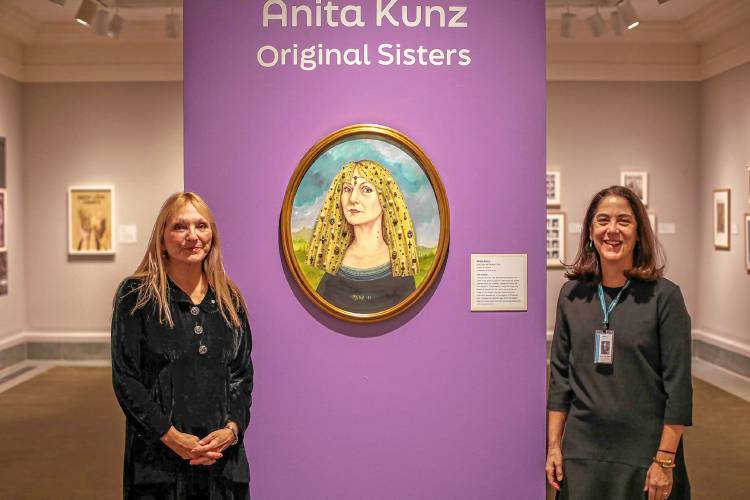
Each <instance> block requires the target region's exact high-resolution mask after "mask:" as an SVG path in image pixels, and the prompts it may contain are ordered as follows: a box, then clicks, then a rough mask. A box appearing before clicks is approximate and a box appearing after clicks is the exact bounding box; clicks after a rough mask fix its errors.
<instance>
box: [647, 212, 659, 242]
mask: <svg viewBox="0 0 750 500" xmlns="http://www.w3.org/2000/svg"><path fill="white" fill-rule="evenodd" d="M648 222H649V224H651V231H653V232H654V238H656V239H658V238H659V231H657V229H656V214H655V213H653V212H649V213H648Z"/></svg>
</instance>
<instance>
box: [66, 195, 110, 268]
mask: <svg viewBox="0 0 750 500" xmlns="http://www.w3.org/2000/svg"><path fill="white" fill-rule="evenodd" d="M114 219H115V188H114V187H112V186H76V187H70V188H68V254H69V255H114V253H115V247H114V241H113V240H114V238H113V234H114V233H113V227H114V223H115V220H114Z"/></svg>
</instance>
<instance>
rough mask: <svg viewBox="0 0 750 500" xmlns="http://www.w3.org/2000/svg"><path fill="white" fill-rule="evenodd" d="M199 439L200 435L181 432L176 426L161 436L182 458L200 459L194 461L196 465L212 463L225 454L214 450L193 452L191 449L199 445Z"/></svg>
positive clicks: (163, 441)
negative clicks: (199, 452)
mask: <svg viewBox="0 0 750 500" xmlns="http://www.w3.org/2000/svg"><path fill="white" fill-rule="evenodd" d="M199 441H200V438H199V437H198V436H194V435H192V434H187V433H185V432H180V431H178V430H177V429H175V427H174V426H171V427H170V428H169V430H168V431H167V433H166V434H164V435H163V436H162V437H161V442H162V443H164V444H165V445H166V446H167V447H168V448H169V449H170V450H172V451H173V452H175V453H176V454H177V455H179V456H180V458H182V459H184V460H195V459H198V461H196V462H194V465H211V464H213V463H215V462H216V460H218V459H219V458H221V457H222V456H223V455H222V454H221V453H218V452H214V451H208V452H205V453H201V454H195V453H191V452H190V450H192V449H193V448H195V447H197V446H198V445H199Z"/></svg>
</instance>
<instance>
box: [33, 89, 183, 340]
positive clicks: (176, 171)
mask: <svg viewBox="0 0 750 500" xmlns="http://www.w3.org/2000/svg"><path fill="white" fill-rule="evenodd" d="M23 122H24V125H23V137H24V159H23V169H24V194H25V197H24V212H25V221H24V226H25V230H24V238H25V248H26V262H27V265H26V273H25V278H26V283H27V286H26V295H27V305H26V322H25V329H26V330H28V331H34V332H50V333H60V332H92V331H93V332H106V331H108V330H109V321H110V314H111V302H112V297H113V295H114V292H115V288H116V286H117V284H118V283H119V281H120V280H121V279H123V278H124V277H125V276H126V275H128V274H130V273H132V271H133V270H134V269H135V267H136V265H137V264H138V262H139V261H140V258H141V257H142V256H143V253H144V251H145V248H146V244H147V242H148V237H149V233H150V230H151V226H152V225H153V222H154V220H155V218H156V214H157V212H158V210H159V207H160V205H161V203H162V202H163V201H164V199H165V198H166V197H167V196H168V195H169V194H171V193H173V192H174V191H178V190H181V189H182V187H183V184H184V183H183V154H182V149H183V147H182V84H181V83H178V82H158V83H54V84H25V85H24V86H23ZM80 185H113V186H114V188H115V224H116V225H120V224H128V225H131V224H132V225H136V227H137V239H138V241H137V243H136V244H117V246H116V254H115V256H114V257H87V258H80V257H78V258H71V257H69V256H68V253H67V219H66V218H67V190H68V187H69V186H80ZM116 234H117V227H116V226H115V237H116Z"/></svg>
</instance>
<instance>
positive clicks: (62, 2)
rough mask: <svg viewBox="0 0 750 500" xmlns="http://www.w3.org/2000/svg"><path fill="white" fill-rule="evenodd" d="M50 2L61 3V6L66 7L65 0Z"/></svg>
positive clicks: (51, 0)
mask: <svg viewBox="0 0 750 500" xmlns="http://www.w3.org/2000/svg"><path fill="white" fill-rule="evenodd" d="M49 1H50V2H52V3H54V4H57V5H59V6H60V7H65V0H49Z"/></svg>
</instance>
